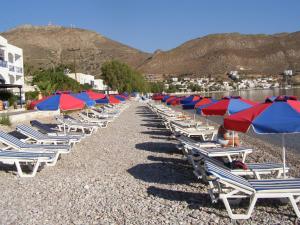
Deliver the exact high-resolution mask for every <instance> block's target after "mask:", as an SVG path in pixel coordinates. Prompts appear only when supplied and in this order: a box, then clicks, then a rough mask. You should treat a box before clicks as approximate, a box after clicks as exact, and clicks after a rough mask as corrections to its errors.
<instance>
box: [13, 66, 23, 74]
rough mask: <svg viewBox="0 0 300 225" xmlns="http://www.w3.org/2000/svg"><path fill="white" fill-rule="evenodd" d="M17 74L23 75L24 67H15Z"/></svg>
mask: <svg viewBox="0 0 300 225" xmlns="http://www.w3.org/2000/svg"><path fill="white" fill-rule="evenodd" d="M15 72H16V73H23V68H22V67H18V66H15Z"/></svg>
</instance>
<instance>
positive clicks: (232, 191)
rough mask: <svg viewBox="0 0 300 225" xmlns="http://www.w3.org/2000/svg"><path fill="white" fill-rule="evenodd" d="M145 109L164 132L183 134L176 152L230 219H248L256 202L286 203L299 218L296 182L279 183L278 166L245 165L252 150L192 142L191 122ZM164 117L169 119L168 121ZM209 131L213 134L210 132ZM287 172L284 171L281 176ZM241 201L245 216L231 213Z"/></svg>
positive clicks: (201, 140) (163, 109) (156, 109)
mask: <svg viewBox="0 0 300 225" xmlns="http://www.w3.org/2000/svg"><path fill="white" fill-rule="evenodd" d="M148 107H149V108H150V109H151V111H152V112H153V113H155V114H156V115H157V116H158V118H160V119H161V120H162V121H164V124H165V125H166V128H167V129H169V130H170V131H171V132H173V134H174V133H176V132H174V129H175V130H176V129H182V130H184V132H180V133H179V134H178V133H177V134H176V135H174V137H175V138H176V139H177V140H178V142H179V144H178V148H179V149H180V150H182V152H183V154H184V156H185V157H186V158H187V160H188V162H190V164H191V165H192V167H193V173H194V174H195V175H196V177H197V178H198V179H202V180H203V181H205V182H208V184H209V195H210V197H211V200H212V202H213V203H216V202H218V201H219V200H221V201H223V203H224V205H225V208H226V210H227V212H228V215H229V217H230V218H231V219H249V218H250V217H251V214H252V212H253V209H254V206H255V204H256V201H257V199H260V198H261V199H266V198H277V199H282V198H285V199H288V200H289V201H290V203H291V205H292V207H293V209H294V212H295V214H296V216H297V217H300V212H299V209H298V206H297V203H298V202H299V200H300V179H295V178H287V179H283V178H282V177H283V176H282V174H283V172H284V171H283V166H282V164H280V163H246V157H247V155H248V154H251V153H252V152H253V149H252V148H249V147H225V148H222V147H221V146H220V145H219V144H218V143H217V141H216V140H215V139H214V138H212V139H210V140H207V139H206V138H203V136H202V135H200V134H199V135H196V136H198V138H197V139H195V138H192V135H189V130H188V129H189V128H190V127H196V126H199V125H198V124H196V123H195V122H194V121H192V122H191V121H190V120H187V119H179V116H177V118H176V115H178V114H176V113H172V111H173V110H172V109H170V108H168V107H166V106H164V105H156V104H154V103H153V102H149V103H148ZM167 108H168V109H167ZM162 112H163V113H162ZM166 112H167V113H166ZM167 114H170V115H171V116H170V117H168V116H167ZM166 117H167V119H166ZM181 117H183V116H182V115H181ZM165 121H168V122H167V123H166V122H165ZM174 127H175V128H174ZM178 127H180V128H178ZM210 129H211V130H212V131H214V129H213V128H210ZM210 129H203V130H201V131H199V133H201V132H203V135H204V134H205V133H206V132H207V130H210ZM288 170H289V168H288V167H286V171H285V172H288ZM266 178H267V179H266ZM245 198H247V199H250V203H249V207H248V209H247V210H246V213H239V214H236V213H234V212H233V209H232V207H231V204H233V203H238V202H239V201H240V200H242V199H245Z"/></svg>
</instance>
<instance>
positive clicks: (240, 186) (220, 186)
mask: <svg viewBox="0 0 300 225" xmlns="http://www.w3.org/2000/svg"><path fill="white" fill-rule="evenodd" d="M205 168H206V171H207V172H208V173H210V174H211V175H212V176H213V177H214V178H212V180H211V181H210V190H209V192H210V193H211V192H215V193H218V199H220V200H222V201H223V203H224V205H225V208H226V210H227V212H228V215H229V217H230V218H231V219H249V218H250V217H251V214H252V211H253V209H254V206H255V204H256V201H257V199H266V198H277V199H282V198H286V199H289V201H290V203H291V205H292V207H293V209H294V212H295V214H296V216H297V217H298V218H300V212H299V208H298V206H297V202H299V200H300V179H294V178H289V179H270V180H246V179H245V178H243V177H240V176H237V175H235V174H232V173H231V172H230V171H227V170H225V169H223V168H220V167H218V166H216V165H215V164H213V163H211V162H209V161H206V162H205ZM241 198H248V199H250V204H249V207H248V209H247V212H246V213H245V214H235V213H233V211H232V209H231V206H230V203H229V200H239V199H241Z"/></svg>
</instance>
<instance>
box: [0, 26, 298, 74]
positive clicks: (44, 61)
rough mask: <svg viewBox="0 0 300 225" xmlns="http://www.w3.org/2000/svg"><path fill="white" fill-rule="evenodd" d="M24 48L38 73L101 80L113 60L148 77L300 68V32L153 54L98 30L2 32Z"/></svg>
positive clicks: (207, 40) (221, 39)
mask: <svg viewBox="0 0 300 225" xmlns="http://www.w3.org/2000/svg"><path fill="white" fill-rule="evenodd" d="M0 35H2V36H4V37H5V38H7V39H8V40H9V42H11V43H12V44H15V45H16V46H19V47H21V48H23V49H24V59H25V60H24V61H25V63H28V64H30V65H33V66H35V67H37V68H39V67H41V68H44V67H49V66H51V65H56V64H60V63H64V64H72V63H73V59H74V56H73V53H72V52H70V51H68V50H70V49H71V48H80V51H78V52H77V53H76V59H77V71H78V72H84V73H90V74H93V75H96V76H100V75H101V71H100V68H101V65H102V64H103V63H104V62H105V61H107V60H111V59H118V60H120V61H123V62H125V63H128V64H129V65H131V66H132V67H134V68H136V69H138V70H139V71H141V72H142V73H144V74H160V75H163V74H164V75H166V76H168V75H169V76H171V75H182V74H190V75H194V76H203V75H212V76H214V75H215V76H220V75H221V76H222V75H225V74H226V73H227V72H229V71H231V70H242V71H243V73H246V74H278V73H281V72H282V71H283V70H284V69H291V68H292V69H295V70H299V69H300V31H297V32H293V33H286V32H285V33H277V34H272V35H268V34H240V33H237V32H234V33H218V34H209V35H206V36H203V37H198V38H194V39H191V40H189V41H186V42H184V43H182V44H181V45H179V46H177V47H175V48H173V49H170V50H167V51H162V50H159V49H158V50H156V51H155V52H154V53H152V54H150V53H147V52H143V51H140V50H138V49H136V48H133V47H131V46H128V45H125V44H122V43H119V42H117V41H114V40H111V39H110V38H107V37H105V36H103V35H101V34H99V33H97V32H95V31H90V30H86V29H81V28H68V27H63V26H54V25H50V26H33V25H23V26H19V27H16V28H13V29H10V30H8V31H6V32H3V33H0Z"/></svg>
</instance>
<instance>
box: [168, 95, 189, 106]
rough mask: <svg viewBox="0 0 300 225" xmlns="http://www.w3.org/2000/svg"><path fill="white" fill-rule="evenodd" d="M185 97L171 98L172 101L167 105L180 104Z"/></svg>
mask: <svg viewBox="0 0 300 225" xmlns="http://www.w3.org/2000/svg"><path fill="white" fill-rule="evenodd" d="M183 98H185V97H176V98H173V99H171V100H170V101H168V102H167V105H172V106H176V105H180V101H181V100H182V99H183Z"/></svg>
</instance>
